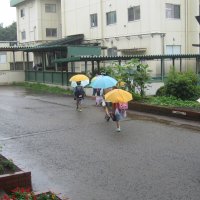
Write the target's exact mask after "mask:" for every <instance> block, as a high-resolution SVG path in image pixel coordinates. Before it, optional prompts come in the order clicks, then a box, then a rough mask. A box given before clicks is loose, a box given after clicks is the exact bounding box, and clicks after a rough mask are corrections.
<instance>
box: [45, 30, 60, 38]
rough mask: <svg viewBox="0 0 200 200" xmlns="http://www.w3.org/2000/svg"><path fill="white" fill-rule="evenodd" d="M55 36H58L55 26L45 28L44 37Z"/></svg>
mask: <svg viewBox="0 0 200 200" xmlns="http://www.w3.org/2000/svg"><path fill="white" fill-rule="evenodd" d="M54 31H55V33H54ZM57 36H58V31H57V28H46V37H57Z"/></svg>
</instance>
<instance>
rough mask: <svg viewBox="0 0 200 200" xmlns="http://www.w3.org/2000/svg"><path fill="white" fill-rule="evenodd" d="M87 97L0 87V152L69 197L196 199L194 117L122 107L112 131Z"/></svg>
mask: <svg viewBox="0 0 200 200" xmlns="http://www.w3.org/2000/svg"><path fill="white" fill-rule="evenodd" d="M94 103H95V102H94V100H91V99H89V98H88V99H86V100H85V102H84V109H83V112H81V113H80V112H77V111H75V105H74V100H73V98H71V97H62V96H60V97H58V96H54V95H43V94H32V93H28V92H26V91H24V90H23V89H20V88H12V87H0V116H1V118H0V119H1V120H0V126H1V129H0V144H1V145H2V146H3V152H2V153H3V154H4V155H5V156H7V157H9V158H11V159H13V160H14V162H15V163H16V164H17V165H18V166H19V167H21V168H25V169H26V170H30V171H31V172H32V181H33V189H34V190H36V191H44V190H49V189H51V190H53V191H56V192H61V193H62V195H64V196H66V197H69V198H70V199H71V200H122V199H123V200H175V199H177V200H199V198H200V134H199V133H200V126H199V124H197V123H190V122H186V121H183V120H175V119H169V118H163V117H153V116H150V115H148V116H147V115H144V114H143V115H141V114H140V113H135V112H130V113H129V118H127V119H126V120H125V121H123V122H122V123H121V127H122V132H121V133H120V134H118V133H116V132H115V131H114V130H115V124H114V123H113V122H105V120H104V113H103V111H102V109H101V108H100V107H95V106H94Z"/></svg>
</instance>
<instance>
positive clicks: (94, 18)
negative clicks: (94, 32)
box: [90, 13, 98, 28]
mask: <svg viewBox="0 0 200 200" xmlns="http://www.w3.org/2000/svg"><path fill="white" fill-rule="evenodd" d="M97 26H98V15H97V13H93V14H90V27H91V28H94V27H97Z"/></svg>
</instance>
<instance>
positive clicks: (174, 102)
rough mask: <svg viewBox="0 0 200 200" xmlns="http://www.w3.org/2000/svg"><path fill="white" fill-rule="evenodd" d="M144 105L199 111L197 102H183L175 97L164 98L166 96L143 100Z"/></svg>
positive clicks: (199, 105) (199, 106) (199, 107)
mask: <svg viewBox="0 0 200 200" xmlns="http://www.w3.org/2000/svg"><path fill="white" fill-rule="evenodd" d="M145 103H149V104H153V105H159V106H168V107H180V108H191V109H198V110H200V103H199V102H197V101H183V100H180V99H176V98H175V97H166V96H157V97H149V98H147V99H145Z"/></svg>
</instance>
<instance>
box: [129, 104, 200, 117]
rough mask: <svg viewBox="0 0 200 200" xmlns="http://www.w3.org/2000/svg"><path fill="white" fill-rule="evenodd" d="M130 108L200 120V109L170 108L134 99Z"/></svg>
mask: <svg viewBox="0 0 200 200" xmlns="http://www.w3.org/2000/svg"><path fill="white" fill-rule="evenodd" d="M129 109H130V110H135V111H139V112H146V113H152V114H157V115H165V116H170V117H176V118H182V119H188V120H193V121H200V111H194V110H187V109H181V108H168V107H163V106H156V105H149V104H145V103H139V102H134V101H130V102H129Z"/></svg>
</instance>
